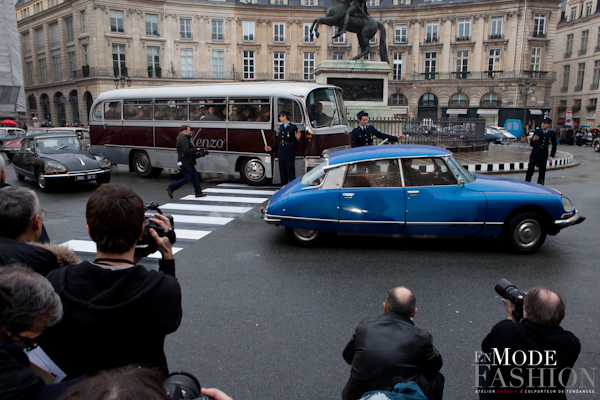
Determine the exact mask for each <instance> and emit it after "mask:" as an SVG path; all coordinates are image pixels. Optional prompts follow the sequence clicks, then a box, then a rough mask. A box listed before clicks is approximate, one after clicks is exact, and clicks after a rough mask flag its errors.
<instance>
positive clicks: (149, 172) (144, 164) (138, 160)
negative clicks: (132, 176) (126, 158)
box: [133, 151, 162, 178]
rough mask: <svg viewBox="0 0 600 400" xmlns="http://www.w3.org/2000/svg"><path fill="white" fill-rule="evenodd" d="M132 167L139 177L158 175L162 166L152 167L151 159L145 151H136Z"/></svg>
mask: <svg viewBox="0 0 600 400" xmlns="http://www.w3.org/2000/svg"><path fill="white" fill-rule="evenodd" d="M133 169H134V171H135V173H136V174H137V176H139V177H141V178H150V177H152V176H158V175H160V174H161V172H162V168H154V167H152V161H150V157H149V156H148V153H146V152H145V151H137V152H136V153H135V154H134V155H133Z"/></svg>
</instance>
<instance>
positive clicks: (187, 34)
mask: <svg viewBox="0 0 600 400" xmlns="http://www.w3.org/2000/svg"><path fill="white" fill-rule="evenodd" d="M179 37H180V38H181V39H191V38H192V19H191V18H179Z"/></svg>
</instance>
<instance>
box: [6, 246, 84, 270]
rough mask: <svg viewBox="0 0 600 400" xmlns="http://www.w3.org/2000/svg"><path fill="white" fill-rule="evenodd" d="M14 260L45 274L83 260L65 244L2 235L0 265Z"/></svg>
mask: <svg viewBox="0 0 600 400" xmlns="http://www.w3.org/2000/svg"><path fill="white" fill-rule="evenodd" d="M13 261H16V262H18V263H21V264H24V265H26V266H28V267H30V268H31V269H33V270H34V271H35V272H37V273H38V274H41V275H44V276H46V275H48V273H49V272H50V271H52V270H54V269H56V268H59V267H62V266H65V265H72V264H77V263H80V262H81V260H80V259H79V258H78V257H77V255H76V254H75V252H74V251H73V250H70V249H68V248H67V247H64V246H59V245H55V244H49V243H46V244H44V243H38V242H21V241H18V240H14V239H9V238H5V237H0V265H7V264H9V263H11V262H13Z"/></svg>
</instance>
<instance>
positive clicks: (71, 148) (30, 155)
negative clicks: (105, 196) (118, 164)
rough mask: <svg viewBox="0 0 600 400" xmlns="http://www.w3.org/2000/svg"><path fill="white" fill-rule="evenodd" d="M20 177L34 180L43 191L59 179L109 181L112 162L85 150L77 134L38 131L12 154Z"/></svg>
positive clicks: (27, 137) (23, 141)
mask: <svg viewBox="0 0 600 400" xmlns="http://www.w3.org/2000/svg"><path fill="white" fill-rule="evenodd" d="M13 168H14V169H15V173H16V174H17V178H18V179H19V180H20V181H22V180H25V178H26V177H27V178H32V179H35V180H36V182H37V185H38V187H39V188H40V189H41V190H42V191H44V192H45V191H47V190H48V188H49V187H51V186H52V184H53V183H54V182H55V181H57V180H66V181H70V182H85V181H91V180H95V181H96V182H98V184H102V183H108V182H110V172H111V163H110V160H109V159H108V158H106V157H101V156H97V155H95V154H93V153H91V152H90V151H88V150H86V149H85V146H84V145H83V144H82V143H81V140H79V138H78V137H77V135H76V134H71V133H65V134H61V135H57V134H48V133H39V134H34V135H31V136H30V135H27V136H26V137H25V138H24V139H23V140H22V141H21V149H20V151H19V152H18V153H16V154H15V155H14V157H13Z"/></svg>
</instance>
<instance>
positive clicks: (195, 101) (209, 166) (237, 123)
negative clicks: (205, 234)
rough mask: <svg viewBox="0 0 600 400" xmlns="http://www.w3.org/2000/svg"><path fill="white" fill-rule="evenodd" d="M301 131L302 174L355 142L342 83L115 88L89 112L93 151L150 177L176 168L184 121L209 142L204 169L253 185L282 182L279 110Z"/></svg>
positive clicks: (198, 141)
mask: <svg viewBox="0 0 600 400" xmlns="http://www.w3.org/2000/svg"><path fill="white" fill-rule="evenodd" d="M282 110H287V111H289V112H290V113H291V121H292V122H293V123H294V124H296V125H297V126H298V129H299V130H300V131H301V132H302V144H301V145H296V155H297V156H296V173H297V174H298V175H301V174H303V173H305V172H306V171H308V170H310V169H311V168H312V167H314V166H315V165H316V164H317V163H319V162H320V161H319V160H320V159H321V154H322V152H323V150H326V149H332V148H336V147H340V146H347V145H349V144H350V132H351V128H350V127H349V126H348V120H347V118H346V110H345V107H344V103H343V100H342V91H341V89H340V88H338V87H336V86H332V85H319V84H314V83H297V82H281V83H272V82H264V83H221V84H210V85H192V86H162V87H153V88H130V89H119V90H112V91H109V92H106V93H102V94H101V95H99V96H98V98H97V99H96V101H95V102H94V104H93V105H92V108H91V111H90V114H91V115H90V120H89V121H90V136H91V144H92V151H93V152H94V153H101V154H104V155H106V156H107V157H108V158H109V159H110V160H111V161H112V163H113V164H126V165H129V168H130V171H135V172H136V173H137V174H138V175H139V176H142V177H148V176H156V175H158V174H160V173H161V172H162V171H163V169H166V170H169V171H171V172H175V171H178V167H177V153H176V150H175V143H176V137H177V134H178V132H179V128H180V126H181V125H183V124H187V125H190V126H191V128H192V143H193V144H194V145H195V146H197V147H203V148H206V149H208V151H209V154H208V156H206V157H202V158H199V159H198V165H197V169H198V171H199V172H200V173H203V174H209V176H210V175H212V174H218V175H225V176H228V177H234V176H237V173H239V174H240V176H241V178H242V179H243V180H244V181H245V182H247V183H248V184H250V185H263V184H266V183H268V182H270V181H271V180H273V183H279V168H278V164H279V163H278V160H277V158H276V157H277V154H274V157H271V155H270V154H269V153H267V152H265V150H264V148H265V145H268V146H271V145H272V144H273V143H275V141H276V140H277V129H278V128H279V125H280V123H279V122H278V118H277V115H278V114H279V112H280V111H282Z"/></svg>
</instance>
